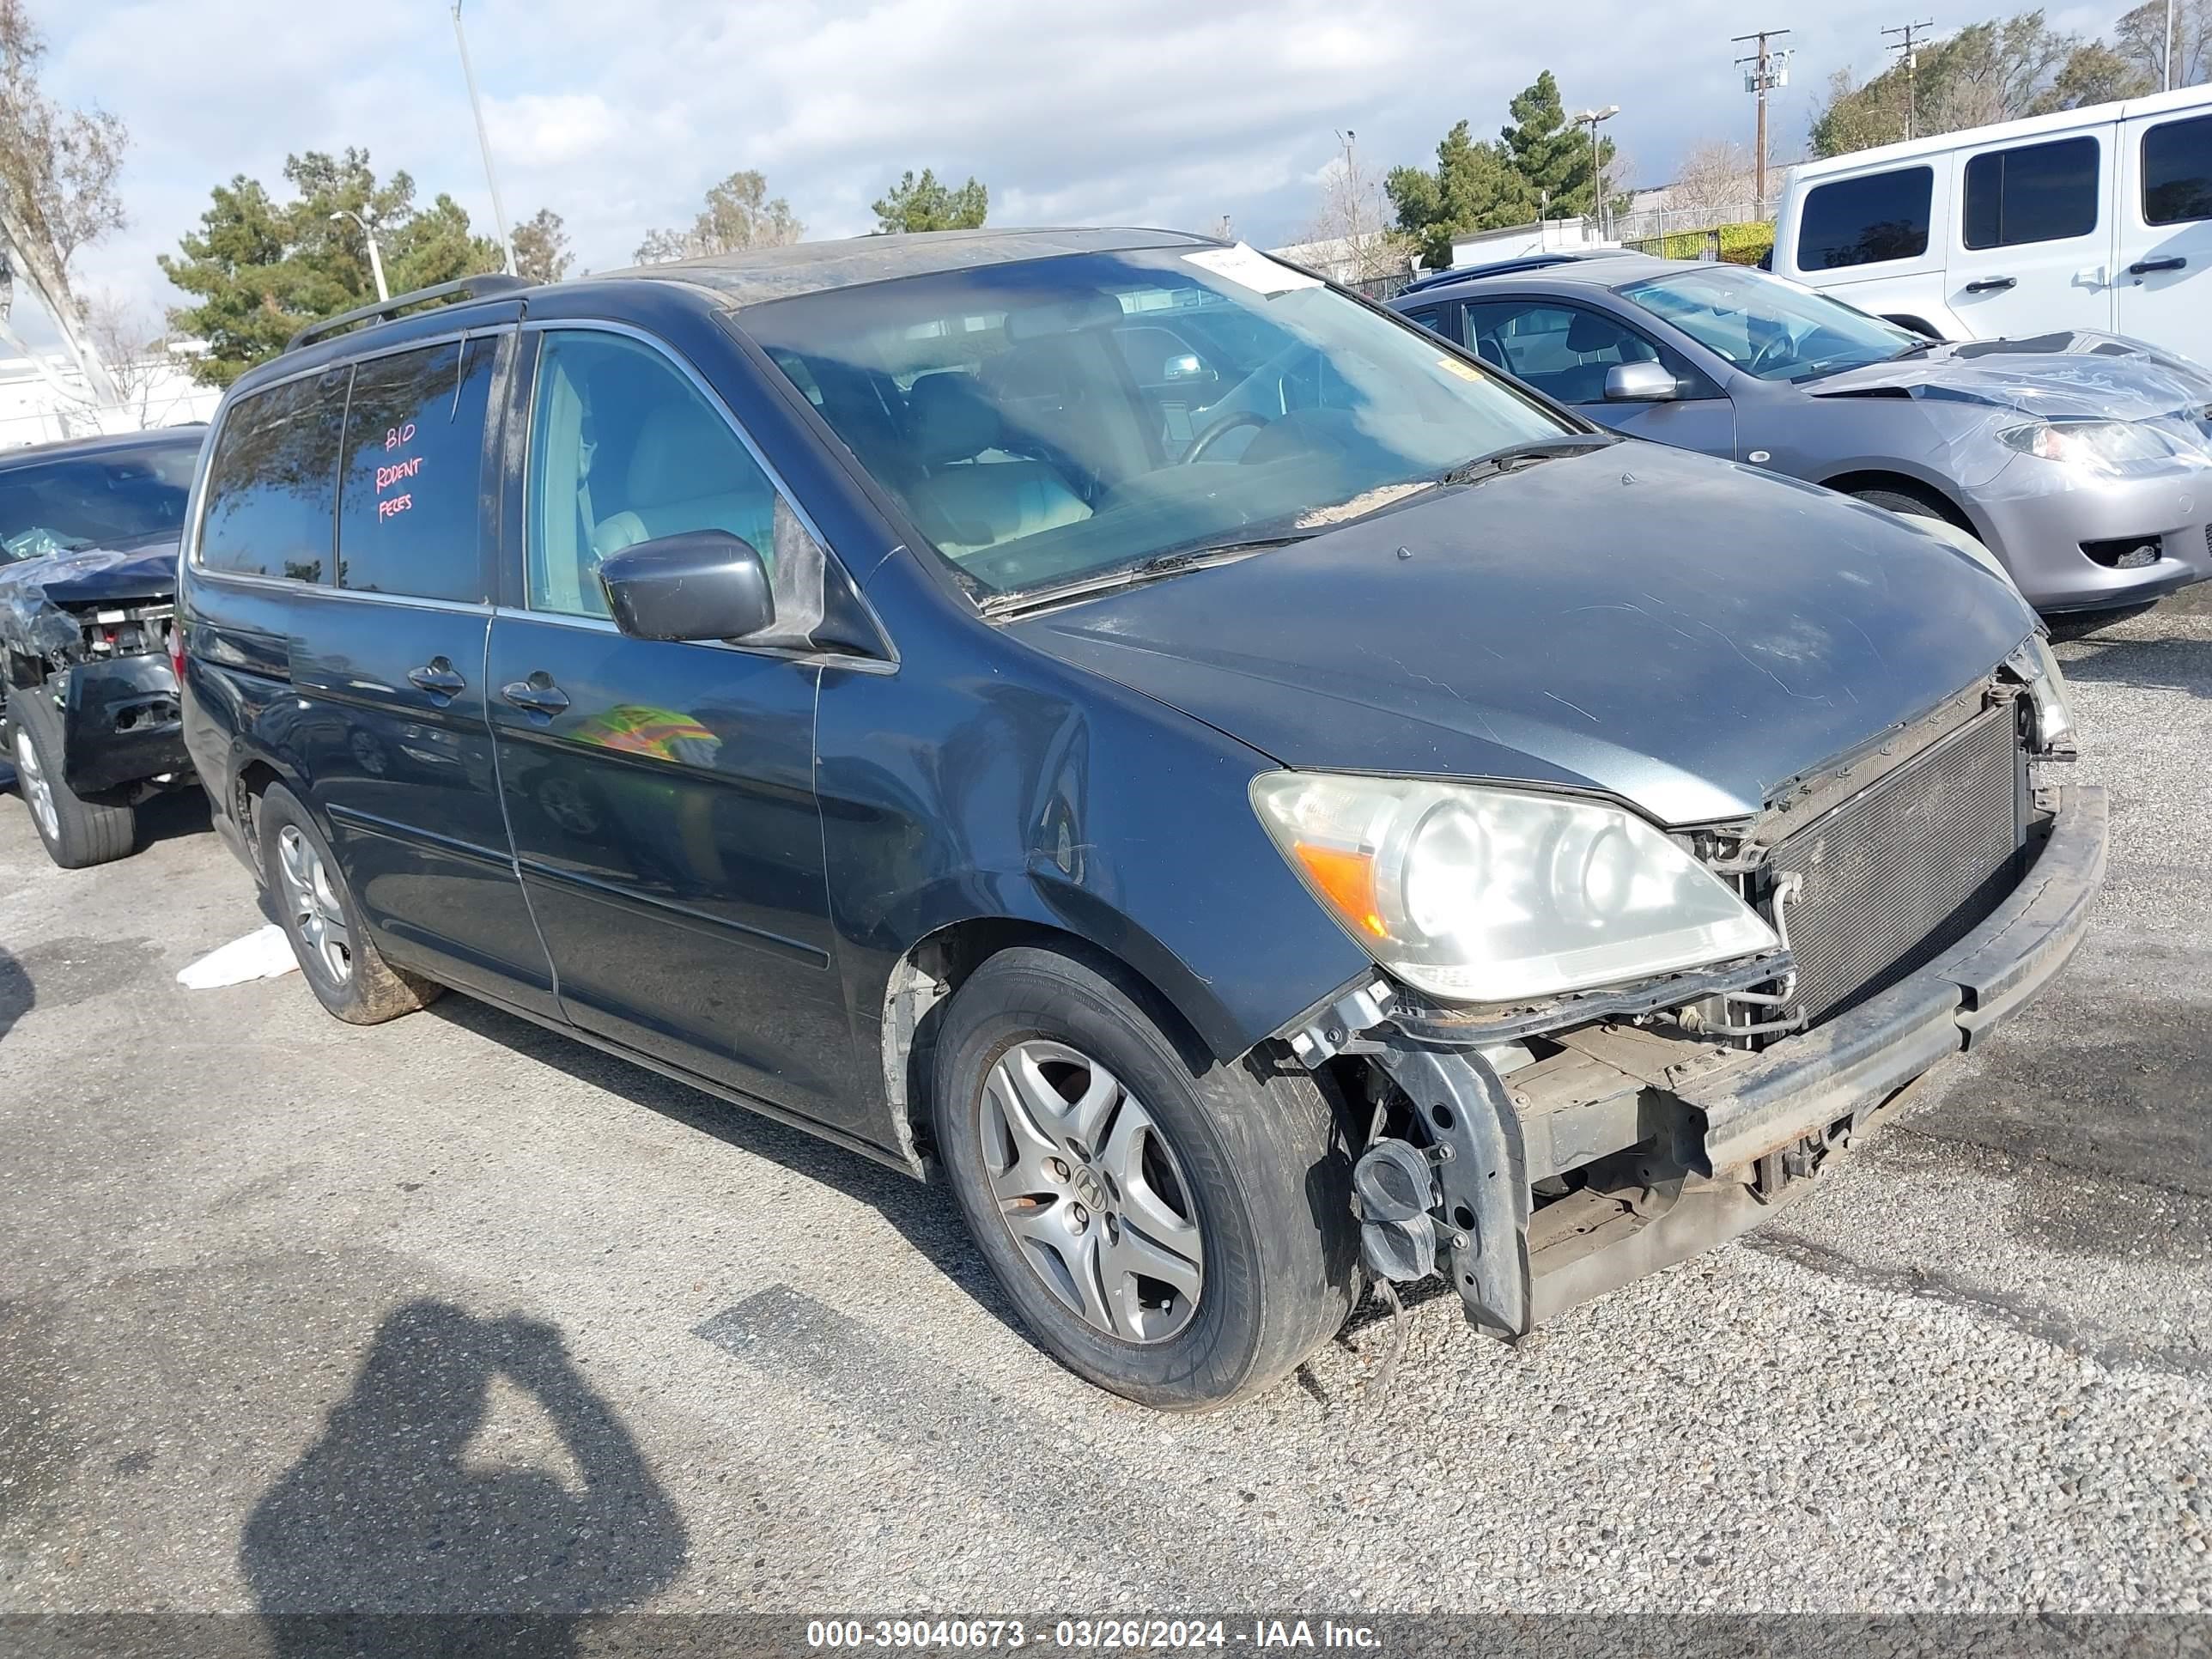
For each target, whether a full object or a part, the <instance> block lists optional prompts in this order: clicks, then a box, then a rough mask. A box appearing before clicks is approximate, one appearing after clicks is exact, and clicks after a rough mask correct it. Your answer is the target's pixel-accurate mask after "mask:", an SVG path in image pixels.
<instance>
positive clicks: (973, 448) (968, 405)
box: [906, 368, 999, 466]
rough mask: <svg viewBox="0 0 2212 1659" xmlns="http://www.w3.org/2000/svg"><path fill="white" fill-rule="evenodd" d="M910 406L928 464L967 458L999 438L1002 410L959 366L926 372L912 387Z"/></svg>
mask: <svg viewBox="0 0 2212 1659" xmlns="http://www.w3.org/2000/svg"><path fill="white" fill-rule="evenodd" d="M906 406H907V410H908V416H909V417H910V423H911V424H912V426H913V428H914V442H915V453H916V454H917V455H918V456H919V457H920V459H921V464H922V465H924V466H942V465H944V464H945V462H947V461H965V460H970V459H974V458H975V456H978V455H980V454H981V453H983V452H984V451H985V450H987V449H988V448H990V447H991V446H992V445H994V444H995V443H997V442H998V441H999V411H998V410H997V408H996V407H994V405H993V404H992V402H991V400H990V399H989V398H987V397H986V396H985V395H984V393H983V388H982V387H981V386H977V385H976V384H975V376H974V375H972V374H962V373H961V372H960V371H959V370H958V369H957V368H951V369H943V370H940V371H939V372H938V373H937V374H925V375H923V376H921V378H920V379H919V380H916V381H915V383H914V385H913V386H911V387H909V388H908V392H907V394H906Z"/></svg>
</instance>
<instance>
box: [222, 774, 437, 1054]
mask: <svg viewBox="0 0 2212 1659" xmlns="http://www.w3.org/2000/svg"><path fill="white" fill-rule="evenodd" d="M254 823H255V829H256V834H257V838H258V841H259V842H260V846H261V865H262V869H261V878H262V881H263V883H264V884H265V886H266V888H267V890H268V893H269V896H270V902H272V903H273V904H274V905H275V906H276V920H277V922H278V924H279V925H280V926H281V927H283V929H284V937H285V938H286V939H289V940H290V941H291V943H292V954H293V956H294V957H296V958H298V960H299V963H300V972H301V974H302V975H305V976H306V978H307V985H308V987H309V988H310V989H311V990H313V992H314V994H315V1000H316V1001H318V1002H319V1003H321V1004H322V1005H323V1006H324V1008H325V1009H326V1010H327V1011H329V1012H331V1013H332V1014H334V1015H336V1016H337V1018H340V1019H342V1020H343V1021H345V1022H346V1024H349V1025H381V1024H383V1023H384V1022H385V1021H386V1020H387V1019H397V1018H399V1016H400V1015H402V1014H411V1013H413V1012H415V1011H416V1009H417V1008H421V1007H423V1006H427V1005H428V1004H429V1003H433V1002H435V1001H436V1000H438V999H439V998H440V997H441V996H443V995H444V994H445V990H446V987H444V986H442V985H439V984H437V983H435V982H434V981H430V980H427V979H424V978H422V976H421V975H418V974H410V973H409V972H408V971H407V970H406V969H404V968H395V967H393V966H392V964H391V963H388V962H386V960H385V959H384V953H383V952H382V951H379V950H378V949H377V948H376V944H375V941H374V940H373V939H370V938H369V936H368V927H366V926H364V925H363V923H362V915H361V907H360V906H359V905H358V904H357V903H356V902H354V896H353V894H352V892H351V891H350V890H349V889H348V888H347V886H346V884H345V877H344V876H343V874H342V873H341V872H340V871H339V869H338V861H337V858H336V857H335V856H334V855H333V854H331V846H330V843H329V842H327V841H325V840H324V839H323V832H322V831H321V830H319V829H317V828H316V827H315V822H314V820H313V818H312V817H308V815H307V808H306V807H304V806H302V805H301V804H300V799H299V797H298V796H296V795H295V794H294V793H292V792H291V791H290V790H289V789H287V788H285V787H284V786H283V784H281V783H272V784H270V786H269V787H268V788H267V789H265V790H264V791H263V792H262V794H261V797H260V800H259V802H258V805H256V807H255V809H254Z"/></svg>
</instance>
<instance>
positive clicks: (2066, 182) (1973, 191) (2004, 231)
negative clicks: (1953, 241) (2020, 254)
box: [1965, 137, 2100, 248]
mask: <svg viewBox="0 0 2212 1659" xmlns="http://www.w3.org/2000/svg"><path fill="white" fill-rule="evenodd" d="M2099 155H2100V151H2099V149H2098V145H2097V141H2096V140H2095V139H2094V138H2088V137H2082V138H2061V139H2059V140H2057V142H2056V143H2048V144H2022V145H2020V146H2019V147H2018V148H2016V149H1993V150H1989V151H1986V152H1985V153H1984V154H1982V155H1977V156H1975V157H1974V158H1973V159H1972V161H1968V162H1967V163H1966V225H1965V233H1966V246H1968V247H1972V248H1982V247H2015V246H2019V245H2020V244H2021V243H2022V242H2056V241H2059V240H2063V239H2064V238H2066V237H2069V236H2087V234H2089V233H2090V232H2091V231H2093V230H2094V229H2096V228H2097V194H2098V191H2097V163H2098V159H2099Z"/></svg>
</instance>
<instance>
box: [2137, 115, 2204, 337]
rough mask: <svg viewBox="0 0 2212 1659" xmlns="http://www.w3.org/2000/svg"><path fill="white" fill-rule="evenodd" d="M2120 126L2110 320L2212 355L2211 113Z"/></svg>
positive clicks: (2147, 119)
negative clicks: (2115, 303)
mask: <svg viewBox="0 0 2212 1659" xmlns="http://www.w3.org/2000/svg"><path fill="white" fill-rule="evenodd" d="M2121 132H2122V134H2123V137H2122V140H2121V173H2120V192H2119V197H2120V203H2119V220H2120V252H2119V255H2118V266H2119V268H2118V270H2117V271H2116V272H2115V273H2114V277H2115V280H2116V281H2117V282H2118V283H2119V287H2118V290H2117V293H2118V300H2119V321H2118V325H2117V326H2118V329H2119V331H2120V332H2121V333H2123V334H2132V335H2134V336H2135V337H2136V338H2137V339H2141V340H2148V341H2149V342H2150V343H2152V344H2153V345H2154V346H2160V347H2163V348H2164V349H2166V350H2168V351H2177V352H2179V353H2180V354H2181V355H2182V356H2185V357H2191V358H2194V359H2195V360H2196V361H2197V362H2200V363H2212V113H2208V112H2197V113H2195V114H2176V115H2169V116H2163V117H2161V116H2155V115H2143V116H2138V117H2136V118H2134V119H2133V120H2130V121H2129V122H2127V123H2126V124H2125V125H2124V126H2123V127H2122V128H2121Z"/></svg>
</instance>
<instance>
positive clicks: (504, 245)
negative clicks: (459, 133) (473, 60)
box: [453, 0, 514, 276]
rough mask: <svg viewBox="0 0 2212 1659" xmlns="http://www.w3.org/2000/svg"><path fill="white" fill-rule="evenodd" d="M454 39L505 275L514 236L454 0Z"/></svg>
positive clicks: (509, 269)
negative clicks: (466, 85)
mask: <svg viewBox="0 0 2212 1659" xmlns="http://www.w3.org/2000/svg"><path fill="white" fill-rule="evenodd" d="M453 39H454V40H458V41H459V42H460V44H461V78H462V79H463V80H465V81H466V82H468V83H469V107H470V108H471V110H474V111H475V112H476V118H477V148H478V149H481V150H483V164H484V183H486V184H487V185H490V186H491V216H492V220H493V222H494V228H495V229H497V230H498V232H499V246H500V248H501V252H504V253H505V254H506V255H507V275H508V276H513V275H514V238H513V234H510V232H509V231H508V229H507V210H506V209H505V208H504V207H502V206H501V205H500V200H499V175H498V174H497V173H494V172H493V171H492V170H491V137H490V135H489V134H488V133H487V132H485V131H484V118H483V103H482V102H481V101H479V100H478V99H477V72H476V71H475V70H472V69H471V68H470V67H469V37H468V36H467V35H466V34H465V33H462V31H461V0H453Z"/></svg>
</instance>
